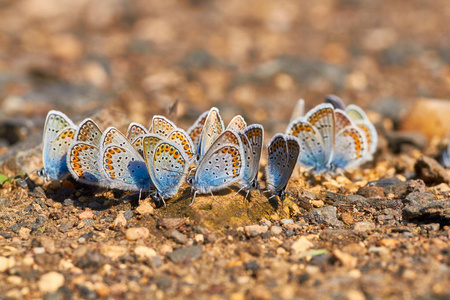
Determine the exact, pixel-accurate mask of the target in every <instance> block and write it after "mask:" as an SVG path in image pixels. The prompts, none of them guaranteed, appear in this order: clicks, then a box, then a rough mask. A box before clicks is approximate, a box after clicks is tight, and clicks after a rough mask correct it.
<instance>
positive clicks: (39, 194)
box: [28, 186, 47, 198]
mask: <svg viewBox="0 0 450 300" xmlns="http://www.w3.org/2000/svg"><path fill="white" fill-rule="evenodd" d="M28 195H30V196H33V197H35V198H47V196H46V195H45V191H44V189H43V188H42V187H40V186H37V187H35V188H34V190H33V191H31V192H28Z"/></svg>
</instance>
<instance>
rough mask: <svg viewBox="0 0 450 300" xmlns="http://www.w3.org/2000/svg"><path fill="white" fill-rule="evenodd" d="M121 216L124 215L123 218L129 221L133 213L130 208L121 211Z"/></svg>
mask: <svg viewBox="0 0 450 300" xmlns="http://www.w3.org/2000/svg"><path fill="white" fill-rule="evenodd" d="M123 216H124V217H125V220H127V221H129V220H130V219H131V218H132V217H133V216H134V213H133V212H132V211H131V209H128V210H126V211H125V212H124V213H123Z"/></svg>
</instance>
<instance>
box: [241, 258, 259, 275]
mask: <svg viewBox="0 0 450 300" xmlns="http://www.w3.org/2000/svg"><path fill="white" fill-rule="evenodd" d="M260 268H261V267H260V266H259V264H258V263H257V262H256V261H254V260H252V261H251V262H249V263H247V264H245V265H244V269H245V270H247V271H252V272H256V271H258V270H259V269H260Z"/></svg>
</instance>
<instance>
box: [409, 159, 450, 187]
mask: <svg viewBox="0 0 450 300" xmlns="http://www.w3.org/2000/svg"><path fill="white" fill-rule="evenodd" d="M414 170H415V171H416V175H417V177H420V179H422V180H423V181H424V182H425V183H429V184H439V183H443V182H444V183H447V184H449V183H450V176H449V175H448V174H447V172H446V171H445V169H444V167H443V166H441V165H440V164H439V163H438V162H437V161H436V160H434V159H433V158H431V157H428V156H425V155H422V156H421V157H420V158H419V159H418V160H417V161H416V164H415V165H414Z"/></svg>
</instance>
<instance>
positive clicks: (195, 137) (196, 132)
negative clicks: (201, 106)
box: [187, 110, 209, 149]
mask: <svg viewBox="0 0 450 300" xmlns="http://www.w3.org/2000/svg"><path fill="white" fill-rule="evenodd" d="M208 114H209V110H208V111H205V112H204V113H202V114H201V115H200V117H198V119H197V120H196V121H195V122H194V124H193V125H192V126H191V127H189V129H188V130H187V133H188V135H189V137H190V138H191V140H192V143H193V144H194V148H195V149H197V148H198V144H199V141H200V137H201V135H202V130H203V125H205V122H206V118H207V117H208Z"/></svg>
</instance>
